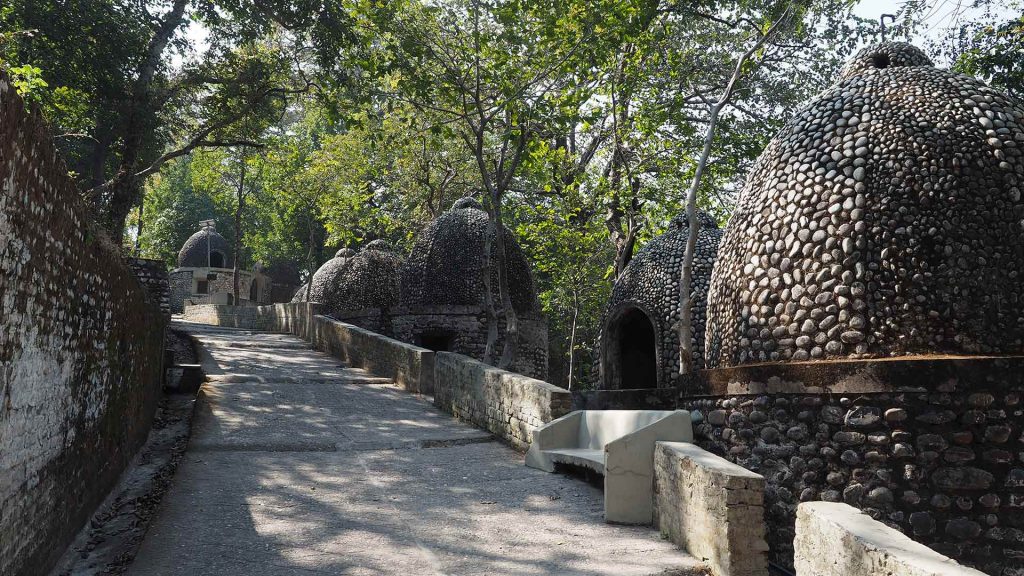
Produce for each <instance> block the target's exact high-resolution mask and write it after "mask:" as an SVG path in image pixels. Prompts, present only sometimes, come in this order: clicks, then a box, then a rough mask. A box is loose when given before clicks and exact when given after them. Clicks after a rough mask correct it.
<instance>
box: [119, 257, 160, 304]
mask: <svg viewBox="0 0 1024 576" xmlns="http://www.w3.org/2000/svg"><path fill="white" fill-rule="evenodd" d="M125 262H126V263H127V264H128V266H129V267H130V268H131V269H132V271H133V272H134V273H135V278H136V279H138V281H139V283H140V284H142V285H143V286H144V287H145V288H146V290H147V291H148V292H149V295H150V298H151V299H152V301H153V303H155V304H156V305H157V306H159V307H160V311H161V312H163V313H164V315H165V316H170V315H171V304H170V302H171V286H170V279H169V277H168V275H167V264H165V263H164V261H163V260H150V259H147V258H126V259H125Z"/></svg>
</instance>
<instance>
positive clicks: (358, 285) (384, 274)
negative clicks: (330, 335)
mask: <svg viewBox="0 0 1024 576" xmlns="http://www.w3.org/2000/svg"><path fill="white" fill-rule="evenodd" d="M401 266H402V258H401V257H400V256H399V255H398V253H397V252H395V250H394V248H392V247H391V246H390V245H389V244H388V243H387V242H385V241H383V240H374V241H373V242H370V243H369V244H367V245H366V246H364V247H363V248H362V249H361V250H360V251H359V252H356V251H354V250H352V249H351V248H342V249H341V250H338V252H337V253H336V254H335V256H334V258H331V259H330V260H328V261H327V262H324V264H323V265H322V266H320V269H319V270H317V271H316V273H315V274H313V288H312V290H311V292H310V300H311V301H313V302H318V303H320V304H323V305H324V309H323V311H324V312H326V313H328V314H332V315H337V314H339V313H340V314H345V313H347V312H352V311H357V310H366V309H370V308H389V307H391V306H394V305H395V304H397V303H398V292H399V291H398V279H399V275H400V270H401ZM305 299H306V293H305V287H303V288H300V289H299V290H298V292H296V294H295V298H293V301H294V302H303V301H305Z"/></svg>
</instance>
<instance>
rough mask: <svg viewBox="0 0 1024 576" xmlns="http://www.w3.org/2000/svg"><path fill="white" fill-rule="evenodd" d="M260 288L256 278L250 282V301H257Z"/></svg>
mask: <svg viewBox="0 0 1024 576" xmlns="http://www.w3.org/2000/svg"><path fill="white" fill-rule="evenodd" d="M258 289H259V287H258V286H257V285H256V280H253V281H252V283H251V284H249V301H250V302H255V301H256V298H257V297H258V296H259V294H258Z"/></svg>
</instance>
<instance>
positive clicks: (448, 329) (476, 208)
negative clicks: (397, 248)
mask: <svg viewBox="0 0 1024 576" xmlns="http://www.w3.org/2000/svg"><path fill="white" fill-rule="evenodd" d="M503 233H504V235H505V252H506V259H505V270H506V273H507V275H508V285H509V290H510V296H511V299H512V307H513V309H515V311H516V314H517V315H518V319H519V328H520V330H519V343H518V346H517V347H516V356H517V358H516V363H515V365H514V366H513V367H512V369H513V370H517V371H519V372H521V373H523V374H526V375H528V376H532V377H534V378H540V379H544V378H547V370H548V353H547V324H546V323H545V321H544V319H543V317H542V316H541V314H540V301H539V300H538V298H537V292H536V290H535V289H534V284H533V274H532V273H531V271H530V263H529V262H528V261H527V260H526V256H525V255H524V254H523V252H522V249H521V248H520V247H519V243H518V242H516V239H515V235H514V234H512V232H511V231H510V230H508V229H505V230H504V231H503ZM488 234H492V232H491V231H490V225H489V222H488V217H487V213H486V212H484V211H483V210H482V209H481V208H480V204H479V203H477V202H476V201H475V200H473V199H470V198H463V199H461V200H459V201H457V202H456V203H455V205H454V206H453V207H452V209H451V210H449V211H448V212H445V213H444V214H442V215H441V216H439V217H438V218H437V219H436V220H434V221H433V222H431V223H430V225H428V226H427V227H426V228H425V229H424V230H423V231H422V232H421V233H420V235H419V236H417V238H416V241H415V242H414V244H413V247H412V251H411V252H410V254H409V257H408V258H407V259H406V262H405V264H404V265H403V267H402V281H401V288H400V290H401V297H400V299H399V308H398V309H396V310H395V317H394V318H393V325H394V331H395V334H396V337H398V338H400V339H402V340H405V341H407V342H410V343H412V344H416V345H419V346H425V347H428V348H433V349H437V350H445V351H449V352H458V353H459V354H465V355H467V356H470V357H473V358H476V359H477V360H481V359H482V358H483V356H484V349H485V347H486V343H487V333H488V322H487V314H486V308H485V290H486V288H485V284H484V277H483V271H484V270H485V269H486V267H487V265H488V258H487V257H486V252H485V246H486V241H487V235H488ZM490 244H491V256H490V261H491V262H494V261H495V260H496V255H495V254H496V250H497V247H496V245H495V244H496V243H495V242H493V238H492V242H491V243H490ZM490 284H491V295H492V297H493V301H494V306H495V308H496V309H497V314H498V338H499V340H498V341H497V343H496V345H495V350H496V352H495V357H496V358H497V357H499V356H500V355H501V350H502V346H503V343H504V331H505V322H504V316H503V314H502V311H501V298H500V297H499V295H498V271H497V267H492V270H491V278H490Z"/></svg>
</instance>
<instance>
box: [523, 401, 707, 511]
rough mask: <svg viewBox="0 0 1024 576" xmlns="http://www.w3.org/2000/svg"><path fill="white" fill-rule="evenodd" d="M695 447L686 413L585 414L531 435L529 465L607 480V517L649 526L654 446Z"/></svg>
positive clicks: (571, 417)
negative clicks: (580, 470) (563, 467)
mask: <svg viewBox="0 0 1024 576" xmlns="http://www.w3.org/2000/svg"><path fill="white" fill-rule="evenodd" d="M659 440H667V441H673V442H693V423H692V421H691V419H690V413H689V412H687V411H685V410H675V411H672V410H581V411H577V412H572V413H570V414H567V415H565V416H563V417H561V418H559V419H557V420H554V421H552V422H550V423H548V424H547V425H546V426H544V427H543V428H540V429H538V430H536V431H535V432H534V433H533V444H531V445H530V450H529V451H528V452H527V453H526V465H527V466H530V467H532V468H539V469H541V470H545V471H547V472H554V471H555V464H569V465H572V466H582V467H584V468H588V469H590V470H594V471H595V472H598V473H600V474H602V475H604V518H605V521H607V522H616V523H621V524H650V523H651V521H652V513H653V501H654V497H653V496H654V443H655V442H657V441H659Z"/></svg>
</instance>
